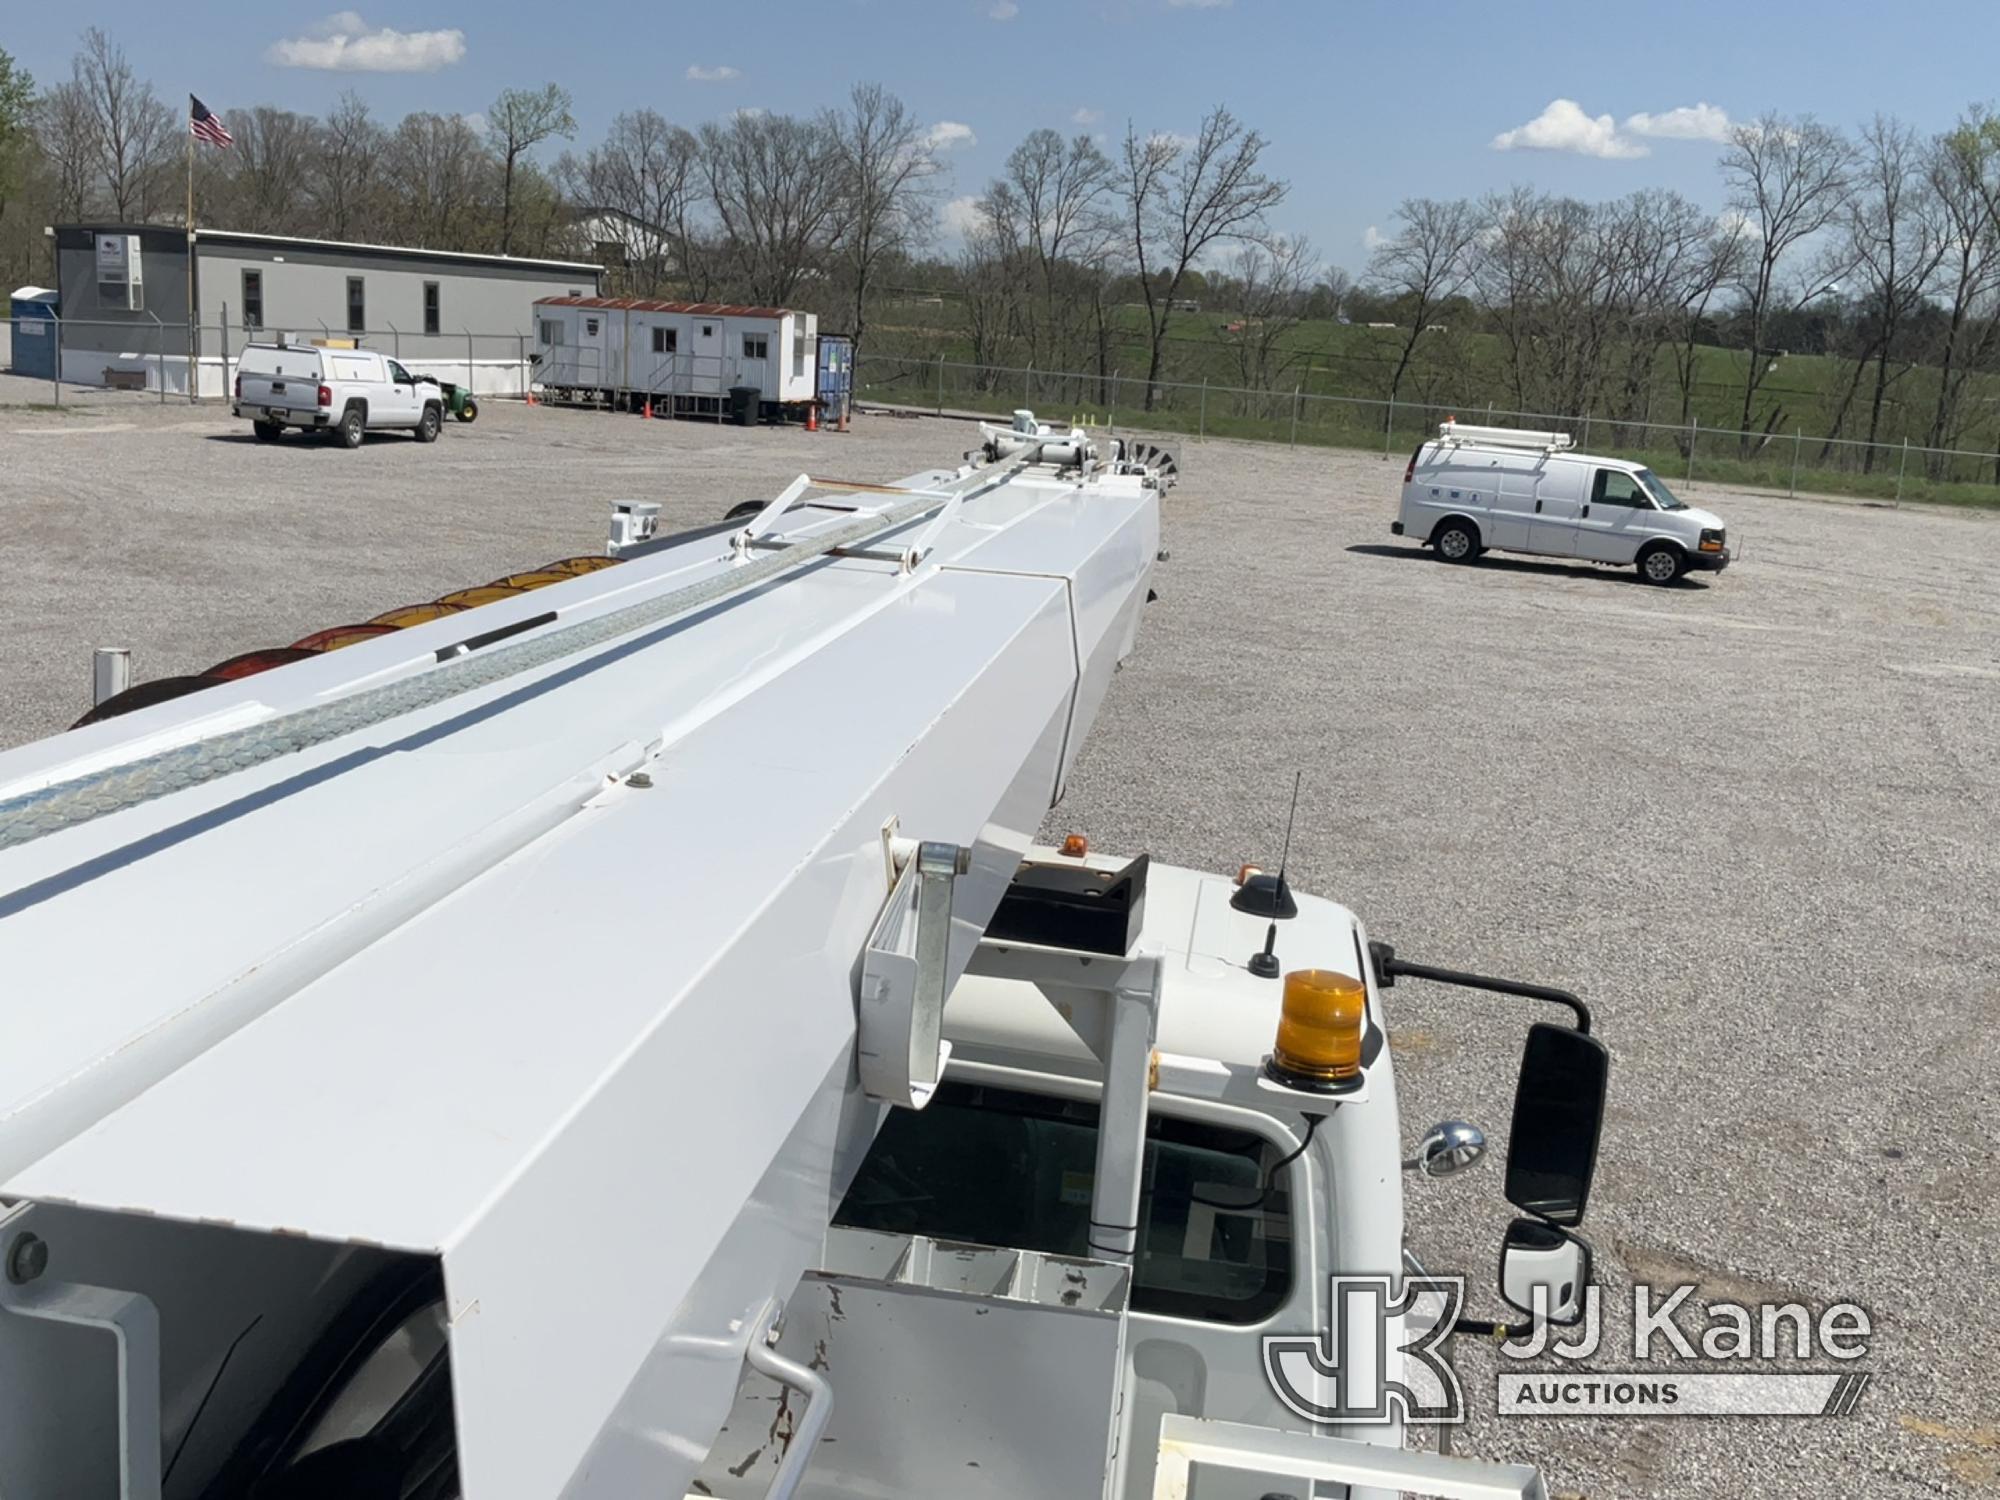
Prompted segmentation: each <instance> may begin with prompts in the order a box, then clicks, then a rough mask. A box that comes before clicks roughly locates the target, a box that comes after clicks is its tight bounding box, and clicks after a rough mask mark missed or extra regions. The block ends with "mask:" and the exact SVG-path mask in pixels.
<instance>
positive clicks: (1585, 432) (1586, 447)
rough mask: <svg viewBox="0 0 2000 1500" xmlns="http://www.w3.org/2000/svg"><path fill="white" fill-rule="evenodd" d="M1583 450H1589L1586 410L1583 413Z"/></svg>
mask: <svg viewBox="0 0 2000 1500" xmlns="http://www.w3.org/2000/svg"><path fill="white" fill-rule="evenodd" d="M1583 451H1584V452H1585V453H1588V452H1589V451H1590V413H1589V412H1587V411H1586V412H1585V413H1584V414H1583Z"/></svg>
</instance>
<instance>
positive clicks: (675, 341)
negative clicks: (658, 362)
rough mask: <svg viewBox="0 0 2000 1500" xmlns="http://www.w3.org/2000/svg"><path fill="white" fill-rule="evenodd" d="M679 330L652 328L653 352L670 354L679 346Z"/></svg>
mask: <svg viewBox="0 0 2000 1500" xmlns="http://www.w3.org/2000/svg"><path fill="white" fill-rule="evenodd" d="M680 341H681V331H680V330H679V329H678V328H655V329H654V330H653V352H654V353H655V354H672V353H673V352H674V351H675V350H676V349H677V348H679V347H680Z"/></svg>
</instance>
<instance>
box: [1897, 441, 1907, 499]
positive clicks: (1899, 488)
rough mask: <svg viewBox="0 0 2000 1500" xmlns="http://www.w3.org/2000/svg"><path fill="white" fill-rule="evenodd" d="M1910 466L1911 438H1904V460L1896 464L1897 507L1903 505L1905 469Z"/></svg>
mask: <svg viewBox="0 0 2000 1500" xmlns="http://www.w3.org/2000/svg"><path fill="white" fill-rule="evenodd" d="M1909 466H1910V440H1909V439H1908V438H1904V439H1903V461H1902V462H1901V463H1899V464H1897V465H1896V507H1897V509H1899V510H1900V509H1901V508H1902V505H1903V471H1904V470H1905V469H1907V468H1909Z"/></svg>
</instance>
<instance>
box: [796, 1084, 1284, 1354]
mask: <svg viewBox="0 0 2000 1500" xmlns="http://www.w3.org/2000/svg"><path fill="white" fill-rule="evenodd" d="M1146 1134H1147V1141H1146V1164H1145V1178H1144V1180H1145V1186H1144V1190H1143V1196H1142V1197H1141V1199H1140V1204H1139V1254H1138V1257H1137V1261H1136V1264H1135V1266H1134V1274H1133V1282H1132V1309H1133V1311H1135V1312H1144V1313H1157V1314H1160V1315H1163V1316H1167V1317H1176V1318H1197V1319H1200V1320H1202V1321H1204V1322H1210V1323H1256V1322H1261V1321H1262V1320H1263V1319H1265V1318H1267V1317H1269V1316H1270V1315H1271V1314H1272V1313H1273V1312H1275V1311H1276V1310H1277V1309H1278V1308H1279V1307H1280V1306H1281V1305H1282V1304H1283V1303H1284V1301H1285V1298H1286V1296H1287V1294H1288V1293H1289V1292H1290V1290H1291V1281H1292V1216H1291V1200H1290V1195H1289V1194H1288V1193H1287V1191H1286V1184H1285V1174H1284V1172H1283V1171H1282V1170H1277V1164H1278V1162H1279V1161H1280V1160H1281V1159H1282V1158H1283V1156H1284V1154H1285V1153H1284V1152H1283V1151H1282V1150H1281V1149H1280V1148H1279V1147H1278V1146H1277V1145H1276V1144H1275V1143H1273V1142H1270V1141H1267V1140H1266V1139H1265V1138H1264V1137H1262V1136H1259V1135H1253V1134H1251V1133H1249V1132H1247V1131H1241V1130H1232V1129H1229V1128H1227V1127H1224V1126H1216V1125H1206V1124H1201V1123H1198V1122H1196V1121H1193V1120H1182V1119H1176V1118H1174V1117H1172V1116H1168V1115H1159V1114H1155V1115H1154V1116H1152V1118H1151V1119H1150V1120H1149V1122H1148V1124H1147V1127H1146ZM1096 1154H1097V1106H1096V1105H1094V1104H1085V1103H1080V1102H1077V1101H1073V1100H1063V1099H1051V1098H1046V1097H1043V1096H1041V1095H1036V1094H1026V1093H1019V1092H1016V1091H1013V1090H1010V1089H995V1088H985V1087H978V1086H973V1085H967V1084H947V1085H945V1086H944V1087H942V1088H940V1089H939V1090H938V1092H937V1094H936V1096H935V1097H934V1098H933V1099H932V1100H931V1102H930V1105H929V1106H928V1107H927V1108H926V1109H925V1110H923V1112H922V1113H921V1114H919V1113H916V1112H913V1111H910V1110H903V1109H897V1110H892V1111H890V1114H889V1118H888V1119H886V1120H885V1121H883V1123H882V1129H881V1131H880V1133H879V1134H877V1136H876V1137H875V1143H874V1145H873V1146H872V1147H871V1148H870V1150H869V1153H868V1158H867V1160H866V1161H864V1162H863V1163H862V1165H861V1170H860V1171H859V1172H858V1173H856V1174H855V1178H854V1185H853V1186H852V1187H851V1188H850V1189H849V1190H848V1194H847V1199H846V1201H845V1202H844V1203H842V1204H841V1206H840V1211H839V1213H837V1214H836V1215H835V1216H834V1222H835V1223H837V1224H842V1225H847V1226H849V1227H852V1228H857V1229H874V1230H881V1231H885V1232H890V1233H898V1234H927V1235H931V1236H934V1237H936V1238H939V1239H949V1240H970V1241H972V1242H974V1243H976V1244H983V1245H1001V1246H1009V1247H1012V1248H1016V1249H1023V1250H1040V1251H1044V1252H1046V1253H1049V1254H1055V1255H1088V1254H1089V1253H1090V1250H1089V1221H1090V1190H1091V1184H1092V1182H1093V1181H1094V1180H1095V1176H1096ZM1274 1172H1275V1178H1274V1180H1273V1181H1272V1184H1271V1187H1270V1190H1269V1192H1265V1191H1263V1183H1264V1181H1265V1179H1266V1177H1267V1176H1270V1175H1271V1174H1273V1173H1274Z"/></svg>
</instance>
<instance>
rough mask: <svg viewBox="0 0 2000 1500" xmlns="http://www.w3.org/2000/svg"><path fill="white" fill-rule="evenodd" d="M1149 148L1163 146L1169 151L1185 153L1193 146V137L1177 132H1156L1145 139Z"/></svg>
mask: <svg viewBox="0 0 2000 1500" xmlns="http://www.w3.org/2000/svg"><path fill="white" fill-rule="evenodd" d="M1146 144H1147V145H1149V146H1164V147H1165V148H1167V149H1168V150H1170V151H1185V150H1187V148H1188V147H1190V146H1192V145H1193V144H1194V137H1193V136H1191V135H1188V134H1187V133H1186V132H1184V131H1179V130H1156V131H1154V132H1153V133H1152V134H1151V135H1149V136H1147V137H1146Z"/></svg>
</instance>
